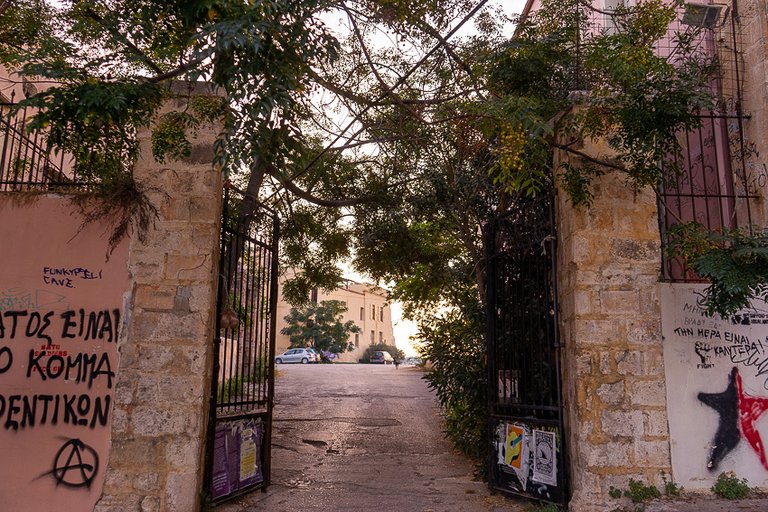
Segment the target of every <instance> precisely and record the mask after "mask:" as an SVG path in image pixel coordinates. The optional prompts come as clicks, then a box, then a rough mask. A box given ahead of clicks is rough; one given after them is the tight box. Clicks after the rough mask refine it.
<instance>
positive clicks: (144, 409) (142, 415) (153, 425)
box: [131, 404, 191, 437]
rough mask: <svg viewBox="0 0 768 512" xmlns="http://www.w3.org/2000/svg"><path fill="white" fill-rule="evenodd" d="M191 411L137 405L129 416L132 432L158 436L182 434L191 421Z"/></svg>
mask: <svg viewBox="0 0 768 512" xmlns="http://www.w3.org/2000/svg"><path fill="white" fill-rule="evenodd" d="M190 415H191V411H189V410H186V409H181V408H166V409H160V404H155V405H154V406H143V405H142V406H138V407H136V408H135V409H134V411H133V415H132V417H131V426H132V427H133V432H134V434H136V435H139V436H151V437H160V436H163V435H167V434H183V433H185V432H187V429H188V428H189V425H190V423H191V418H190Z"/></svg>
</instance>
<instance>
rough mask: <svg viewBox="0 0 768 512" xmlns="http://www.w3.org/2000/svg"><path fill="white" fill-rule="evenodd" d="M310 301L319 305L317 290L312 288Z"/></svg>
mask: <svg viewBox="0 0 768 512" xmlns="http://www.w3.org/2000/svg"><path fill="white" fill-rule="evenodd" d="M309 301H310V302H313V303H315V304H317V288H312V292H311V294H310V296H309Z"/></svg>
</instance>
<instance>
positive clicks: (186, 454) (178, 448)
mask: <svg viewBox="0 0 768 512" xmlns="http://www.w3.org/2000/svg"><path fill="white" fill-rule="evenodd" d="M201 446H202V445H201V441H200V439H199V438H191V437H187V436H177V437H174V438H173V439H171V440H169V442H168V444H167V445H166V446H165V460H167V461H168V464H169V465H171V466H173V467H177V468H186V469H189V468H196V467H200V466H201V465H202V460H201V453H202V452H201Z"/></svg>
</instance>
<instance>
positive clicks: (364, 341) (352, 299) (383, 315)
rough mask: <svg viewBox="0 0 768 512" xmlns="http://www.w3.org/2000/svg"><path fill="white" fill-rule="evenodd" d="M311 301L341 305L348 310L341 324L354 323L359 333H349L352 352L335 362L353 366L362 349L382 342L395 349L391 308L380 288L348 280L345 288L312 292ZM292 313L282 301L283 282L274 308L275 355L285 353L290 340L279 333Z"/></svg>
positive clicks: (363, 352)
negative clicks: (275, 320) (340, 303)
mask: <svg viewBox="0 0 768 512" xmlns="http://www.w3.org/2000/svg"><path fill="white" fill-rule="evenodd" d="M311 300H312V301H313V302H317V303H320V302H322V301H327V300H337V301H341V302H343V303H344V304H345V305H346V307H347V311H346V313H344V316H343V318H342V322H347V321H349V320H351V321H353V322H354V323H355V325H356V326H357V327H359V328H360V330H361V332H360V333H357V334H352V335H351V338H350V340H349V341H350V342H351V343H352V344H353V345H354V349H353V350H352V351H350V352H345V353H343V354H339V355H338V357H337V358H336V359H335V360H336V361H339V362H345V363H356V362H358V361H359V360H360V358H361V357H363V355H364V354H365V349H366V348H368V347H369V346H371V345H375V344H379V343H385V344H387V345H392V346H395V336H394V331H393V329H392V308H391V307H390V306H389V303H388V301H387V297H386V292H385V291H384V290H382V289H381V288H379V287H377V286H374V285H371V284H365V283H357V282H355V281H351V280H347V281H345V282H344V285H343V286H341V287H339V288H336V289H335V290H331V291H325V290H314V291H313V293H312V297H311ZM290 310H291V306H290V304H288V303H287V302H285V301H284V300H283V299H282V283H281V285H280V302H279V303H278V307H277V333H276V341H275V353H276V354H280V353H282V352H283V351H285V350H287V349H288V347H289V346H290V344H291V340H290V339H289V337H288V336H287V335H285V334H281V333H280V331H281V330H282V329H283V328H284V327H287V325H288V324H287V322H286V321H285V317H286V316H287V315H288V313H289V312H290Z"/></svg>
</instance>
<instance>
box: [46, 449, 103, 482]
mask: <svg viewBox="0 0 768 512" xmlns="http://www.w3.org/2000/svg"><path fill="white" fill-rule="evenodd" d="M98 472H99V455H98V454H97V453H96V450H94V449H93V448H91V447H90V446H88V445H87V444H85V443H84V442H82V441H81V440H79V439H70V440H69V441H67V442H66V443H64V445H63V446H62V447H61V448H59V451H58V452H56V457H55V458H54V460H53V469H52V470H51V471H50V472H49V474H51V475H53V478H54V479H55V480H56V485H64V486H66V487H90V486H91V482H93V479H94V478H95V477H96V474H97V473H98Z"/></svg>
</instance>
